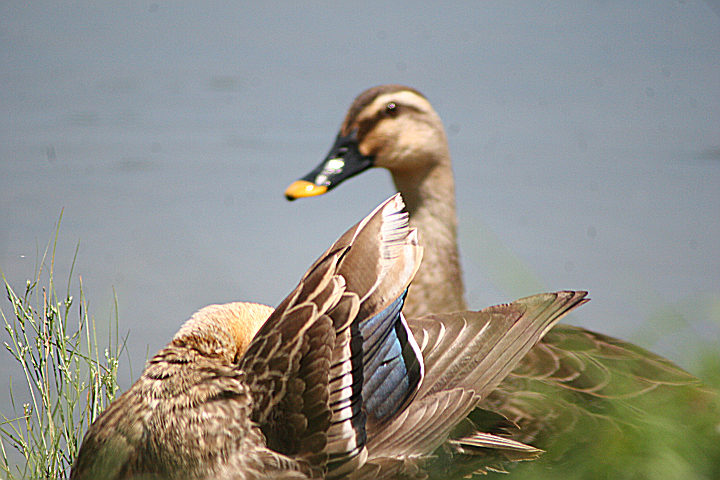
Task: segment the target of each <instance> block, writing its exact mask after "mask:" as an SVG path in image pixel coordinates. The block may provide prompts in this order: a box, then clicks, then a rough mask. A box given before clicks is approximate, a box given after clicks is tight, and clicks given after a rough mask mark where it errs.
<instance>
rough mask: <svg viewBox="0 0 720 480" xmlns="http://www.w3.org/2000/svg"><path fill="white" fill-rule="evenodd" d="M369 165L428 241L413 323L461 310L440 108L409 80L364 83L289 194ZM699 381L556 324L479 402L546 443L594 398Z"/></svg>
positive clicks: (314, 189) (328, 184) (530, 438)
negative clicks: (326, 148) (385, 178)
mask: <svg viewBox="0 0 720 480" xmlns="http://www.w3.org/2000/svg"><path fill="white" fill-rule="evenodd" d="M372 167H381V168H385V169H387V170H389V171H390V173H391V175H392V179H393V181H394V183H395V186H396V188H397V190H398V191H399V192H400V193H401V194H402V196H403V198H404V199H405V202H406V203H407V210H408V212H409V214H410V225H411V227H413V228H416V229H417V230H418V232H419V238H420V241H421V242H422V244H423V245H424V247H425V255H424V257H423V261H422V265H421V266H420V268H419V269H418V272H417V275H416V276H415V279H414V280H413V283H412V286H411V287H410V290H409V293H408V296H407V300H406V302H405V307H404V313H405V314H406V315H407V317H408V319H409V320H408V321H409V323H410V325H411V326H412V325H413V322H414V321H415V320H414V317H417V316H421V315H426V314H428V313H437V312H453V311H458V310H465V309H466V308H467V305H466V302H465V298H464V287H463V281H462V275H461V268H460V262H459V255H458V248H457V218H456V213H455V186H454V179H453V173H452V166H451V159H450V151H449V148H448V143H447V138H446V135H445V130H444V128H443V124H442V121H441V119H440V117H439V115H438V114H437V113H436V112H435V110H434V109H433V107H432V105H431V104H430V102H429V101H428V100H427V99H426V98H425V96H424V95H423V94H421V93H420V92H418V91H417V90H415V89H414V88H411V87H406V86H402V85H381V86H377V87H373V88H370V89H368V90H366V91H364V92H362V93H361V94H360V95H359V96H358V97H357V98H356V99H355V101H354V102H353V103H352V105H351V106H350V109H349V110H348V112H347V114H346V115H345V119H344V120H343V122H342V125H341V127H340V132H339V133H338V135H337V138H336V139H335V143H334V144H333V146H332V148H331V149H330V152H329V153H328V154H327V156H326V158H325V160H324V161H323V162H322V163H321V164H320V165H319V166H318V167H317V168H315V169H314V170H312V171H311V172H310V173H308V174H307V175H305V176H304V177H302V178H301V179H300V180H297V181H295V182H293V183H291V184H290V186H289V187H288V188H287V190H286V191H285V196H286V197H287V198H288V199H289V200H294V199H297V198H302V197H311V196H315V195H322V194H324V193H326V192H328V191H330V190H332V189H333V188H335V187H336V186H338V185H339V184H341V183H342V182H343V181H345V180H347V179H349V178H351V177H353V176H355V175H357V174H359V173H361V172H363V171H365V170H367V169H369V168H372ZM697 385H699V382H698V380H697V379H696V378H695V377H694V376H692V375H690V374H688V373H687V372H685V371H683V370H682V369H680V368H678V367H677V366H675V365H673V364H672V363H671V362H670V361H668V360H666V359H664V358H662V357H659V356H657V355H654V354H652V353H650V352H648V351H646V350H643V349H641V348H638V347H637V346H635V345H632V344H629V343H626V342H623V341H621V340H617V339H614V338H611V337H607V336H604V335H601V334H598V333H594V332H590V331H587V330H584V329H582V328H577V327H572V326H568V325H558V326H556V327H555V328H553V330H552V331H551V332H550V333H549V334H548V335H546V336H545V337H544V339H543V340H542V341H541V342H540V343H538V344H537V345H536V346H535V347H534V348H533V349H532V350H531V351H530V353H529V355H527V356H525V357H524V358H523V360H522V361H521V362H520V364H519V365H518V367H517V368H516V370H515V371H514V372H513V373H512V374H511V375H509V376H508V377H507V378H506V379H505V380H504V381H503V382H502V383H501V384H500V385H499V387H498V389H497V390H496V391H494V392H493V393H492V394H491V395H490V396H489V397H488V398H486V399H485V400H483V402H482V405H483V406H485V407H486V408H491V409H493V410H496V411H499V412H500V413H502V414H503V415H505V416H506V417H507V418H508V419H510V420H512V421H513V422H515V423H516V424H518V425H520V427H522V428H521V429H520V430H518V431H516V432H515V433H514V434H513V438H514V439H515V440H519V441H523V442H535V444H536V445H540V446H542V447H547V443H545V442H543V441H540V440H539V439H538V437H541V436H542V437H544V438H543V439H544V440H545V441H547V440H548V439H549V438H550V437H551V436H552V434H553V433H556V432H557V431H559V430H561V429H564V428H566V424H567V423H572V422H565V421H559V420H558V419H559V418H565V419H567V418H568V416H570V415H576V414H578V412H580V413H581V414H583V415H587V416H592V417H593V418H600V417H607V415H604V414H603V415H598V414H597V412H596V411H591V410H592V409H590V408H587V407H588V406H590V405H594V406H597V405H598V402H604V401H606V400H613V399H622V401H625V400H627V399H630V398H633V397H639V396H642V395H644V394H646V393H648V392H649V391H652V390H655V389H658V388H665V387H676V386H690V387H695V386H697ZM609 408H614V405H612V406H610V407H609ZM596 410H597V409H596ZM624 420H626V419H623V421H624Z"/></svg>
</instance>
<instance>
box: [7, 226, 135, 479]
mask: <svg viewBox="0 0 720 480" xmlns="http://www.w3.org/2000/svg"><path fill="white" fill-rule="evenodd" d="M56 243H57V231H56V235H55V241H53V242H52V244H51V245H48V247H47V248H46V249H45V252H44V253H43V255H42V257H41V261H40V262H39V267H38V269H37V272H36V275H35V278H34V279H33V280H28V281H27V283H26V285H25V287H24V289H23V290H22V291H19V292H18V291H16V290H15V289H13V287H12V286H11V285H9V284H8V282H7V280H6V279H5V277H4V276H3V284H4V287H5V292H6V294H7V299H8V301H9V305H10V307H9V311H6V309H5V308H2V309H0V314H1V315H2V320H3V324H4V329H5V333H6V337H5V339H4V342H3V344H4V347H5V349H4V350H5V351H4V353H3V354H2V356H1V357H0V358H2V361H7V360H8V359H9V358H11V359H12V360H14V361H15V362H16V366H19V370H20V371H21V372H22V377H21V380H20V382H16V383H13V382H12V381H11V382H10V385H9V390H6V388H2V389H1V390H2V391H3V392H4V393H3V395H7V393H5V392H8V393H9V396H10V401H11V405H12V410H13V412H12V414H8V412H1V414H2V417H1V419H0V453H1V455H2V458H1V459H0V460H1V461H0V477H3V478H7V479H8V480H10V479H19V478H32V479H36V478H37V479H40V478H66V477H68V476H69V474H70V466H71V465H72V462H73V460H74V458H75V456H76V455H77V452H78V449H79V448H80V443H81V441H82V437H83V434H84V433H85V430H86V429H87V427H88V426H89V425H90V423H92V421H93V420H94V419H95V418H96V417H97V416H98V415H99V414H100V413H101V412H102V411H103V409H104V408H105V407H107V406H108V405H109V404H110V402H111V401H112V400H113V398H114V397H115V394H116V392H117V389H118V386H117V382H116V377H117V369H118V358H119V356H120V354H121V351H122V343H121V342H120V339H119V337H118V335H117V314H115V318H114V319H113V320H111V322H110V323H111V324H112V325H110V326H111V327H112V326H114V329H113V328H110V329H109V333H108V338H107V341H106V342H102V343H99V342H98V339H97V331H96V328H95V319H94V318H93V317H92V316H91V315H90V314H89V313H88V310H87V301H86V300H85V297H84V294H83V285H82V279H81V278H80V280H79V286H78V287H76V289H75V291H76V292H77V296H73V295H72V293H71V287H72V277H73V273H72V269H73V268H72V267H73V266H74V264H75V259H76V258H77V249H76V251H75V258H73V261H72V265H71V268H70V271H71V273H70V279H69V280H68V283H67V288H66V290H65V291H64V292H60V291H59V290H58V289H57V287H56V286H55V280H54V267H55V245H56ZM51 248H52V250H51ZM50 250H51V251H50ZM3 307H4V305H3ZM115 311H116V312H117V309H116V310H115ZM102 330H106V329H105V328H103V329H102ZM8 356H9V358H8ZM3 401H6V398H4V399H3Z"/></svg>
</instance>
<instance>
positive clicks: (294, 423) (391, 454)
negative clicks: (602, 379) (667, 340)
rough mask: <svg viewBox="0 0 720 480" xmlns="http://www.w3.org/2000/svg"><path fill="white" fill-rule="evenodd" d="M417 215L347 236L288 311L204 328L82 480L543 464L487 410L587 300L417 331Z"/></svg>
mask: <svg viewBox="0 0 720 480" xmlns="http://www.w3.org/2000/svg"><path fill="white" fill-rule="evenodd" d="M403 206H404V205H403V203H402V200H401V199H400V196H399V195H396V196H394V197H392V198H391V199H390V200H388V201H386V202H385V203H383V204H382V205H381V206H379V207H378V208H377V209H376V210H375V211H374V212H373V213H371V214H370V215H369V216H368V217H366V218H365V219H364V220H362V221H361V222H360V223H358V224H357V225H356V226H354V227H353V228H351V229H350V230H348V231H347V232H346V233H345V234H344V235H343V236H342V237H341V238H340V239H339V240H338V241H337V242H335V243H334V244H333V245H332V246H331V247H330V248H329V249H328V250H327V251H326V252H325V253H324V254H323V255H322V256H321V257H320V258H319V259H318V260H317V261H316V262H315V264H313V266H311V267H310V269H309V270H308V272H307V273H306V274H305V275H304V277H303V278H302V280H301V281H300V283H299V284H298V286H297V287H296V288H295V290H294V291H293V292H292V293H291V294H290V295H289V296H288V297H287V298H286V299H285V300H283V302H281V303H280V305H278V307H277V308H276V309H275V310H273V309H271V308H270V307H266V306H263V305H257V304H247V303H232V304H227V305H212V306H209V307H205V308H203V309H201V310H200V311H198V312H197V313H196V314H194V315H193V316H192V317H191V318H190V319H189V320H188V321H187V322H186V323H185V324H184V325H183V326H182V327H181V329H180V330H179V331H178V333H177V334H176V335H175V337H174V338H173V340H172V341H171V342H170V344H169V345H168V346H167V347H165V348H164V349H162V350H161V351H160V352H158V353H157V354H156V355H155V356H154V357H153V358H152V359H151V360H150V361H149V363H148V365H147V367H146V369H145V371H144V372H143V374H142V376H141V377H140V379H139V380H138V381H137V382H136V383H135V384H134V385H133V386H132V387H131V388H130V389H129V390H128V391H127V392H125V393H124V394H123V395H121V396H120V397H119V398H118V399H117V400H116V401H114V402H113V403H112V404H111V405H110V407H109V408H108V409H107V410H106V411H105V412H103V414H102V415H101V416H100V417H99V418H98V419H97V420H96V421H95V422H94V423H93V424H92V425H91V427H90V429H89V430H88V432H87V434H86V436H85V439H84V441H83V444H82V447H81V449H80V452H79V455H78V458H77V459H76V461H75V464H74V466H73V470H72V473H71V479H74V480H80V479H131V478H132V479H140V478H142V479H146V478H152V479H211V478H213V479H215V478H219V479H237V480H245V479H256V478H284V479H305V478H351V479H360V478H373V479H375V480H377V479H383V478H388V479H389V478H410V477H417V478H423V477H427V476H429V477H431V478H443V477H444V476H446V475H447V474H449V473H472V472H476V471H478V472H480V471H483V470H484V469H485V468H487V467H497V466H500V465H502V464H503V463H505V462H508V461H517V460H527V459H532V458H535V457H536V456H537V455H538V454H539V453H540V451H539V450H537V449H535V448H533V447H531V446H529V445H525V444H522V443H520V442H517V441H514V440H511V439H509V438H507V437H506V436H504V433H505V432H506V430H507V429H509V428H512V425H511V424H510V423H509V422H507V420H505V419H504V418H503V417H501V416H500V415H497V414H495V413H492V412H488V411H484V410H482V409H480V408H478V404H479V403H480V402H481V401H482V399H483V398H484V397H485V396H486V395H487V394H488V393H489V392H490V391H492V390H493V389H494V388H495V387H496V386H497V384H498V382H500V381H501V380H502V378H503V377H504V376H505V375H507V373H508V372H510V370H512V369H513V368H514V367H515V366H516V364H517V363H518V361H519V360H520V358H522V357H523V356H524V355H525V354H526V353H527V351H528V350H529V349H530V348H531V346H532V345H533V344H534V343H536V342H537V341H538V340H539V339H540V338H541V337H542V336H543V335H544V334H545V333H546V332H547V331H548V329H550V328H551V327H552V325H554V324H555V322H556V321H557V320H558V319H559V318H560V317H561V316H563V315H564V314H565V313H567V312H568V311H569V310H571V309H573V308H575V307H577V306H579V305H581V304H583V303H584V302H585V301H587V300H586V299H585V292H558V293H554V294H543V295H537V296H534V297H529V298H526V299H521V300H518V301H516V302H514V303H512V304H509V305H502V306H498V307H491V308H489V309H486V310H483V311H480V312H457V313H454V314H446V315H435V316H431V317H427V318H425V319H422V320H418V321H416V322H415V324H414V325H413V327H412V331H411V330H410V328H409V327H408V325H407V324H406V323H405V320H404V317H403V316H402V315H401V314H400V309H401V307H402V303H403V300H404V298H405V294H406V291H407V288H408V285H409V284H410V282H411V281H412V279H413V277H414V275H415V273H416V271H417V268H418V266H419V264H420V260H421V257H422V248H421V247H420V246H419V245H418V241H417V235H416V233H415V231H414V230H412V229H410V228H409V227H408V215H407V213H406V212H404V211H403ZM416 337H417V339H418V340H419V342H420V343H419V344H418V343H417V342H416V341H415V338H416Z"/></svg>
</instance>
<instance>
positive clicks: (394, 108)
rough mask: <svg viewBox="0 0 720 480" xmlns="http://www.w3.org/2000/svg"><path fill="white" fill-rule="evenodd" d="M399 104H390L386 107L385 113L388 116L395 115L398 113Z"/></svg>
mask: <svg viewBox="0 0 720 480" xmlns="http://www.w3.org/2000/svg"><path fill="white" fill-rule="evenodd" d="M397 110H398V108H397V104H396V103H395V102H390V103H388V104H387V105H385V113H386V114H388V115H395V114H396V113H397Z"/></svg>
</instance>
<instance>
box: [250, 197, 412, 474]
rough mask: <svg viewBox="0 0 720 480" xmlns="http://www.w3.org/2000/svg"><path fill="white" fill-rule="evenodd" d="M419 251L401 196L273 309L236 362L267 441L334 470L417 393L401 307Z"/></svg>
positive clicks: (316, 467) (344, 467) (348, 462)
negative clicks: (372, 428)
mask: <svg viewBox="0 0 720 480" xmlns="http://www.w3.org/2000/svg"><path fill="white" fill-rule="evenodd" d="M421 257H422V249H421V248H420V247H419V246H418V245H417V236H416V234H415V232H414V230H411V229H409V228H408V221H407V213H406V212H404V205H403V203H402V200H401V198H400V196H399V195H396V196H394V197H391V198H390V199H389V200H387V201H386V202H384V203H383V204H381V205H380V206H379V207H378V208H377V209H375V211H373V212H372V213H371V214H370V215H369V216H368V217H366V218H365V219H363V220H362V221H361V222H359V223H358V224H357V225H355V226H354V227H352V228H351V229H349V230H348V231H347V232H346V233H345V234H344V235H342V236H341V237H340V239H339V240H338V241H337V242H335V244H333V245H332V246H331V247H330V248H329V249H328V250H327V251H326V252H325V253H324V254H323V255H322V256H321V257H320V258H319V259H318V260H317V261H316V262H315V264H313V266H312V267H311V268H310V269H309V270H308V272H307V273H306V274H305V276H304V277H303V278H302V280H301V281H300V283H299V284H298V286H297V287H296V288H295V290H294V291H293V292H292V293H291V294H290V295H289V296H288V297H287V298H286V299H285V300H283V302H282V303H281V304H280V305H279V306H278V307H277V308H276V309H275V311H274V312H273V314H272V315H271V316H270V317H269V318H268V320H267V321H266V322H265V324H264V325H263V326H262V327H261V328H260V330H259V331H258V333H257V334H256V335H255V337H254V339H253V340H252V342H251V343H250V345H249V347H248V350H247V352H246V353H245V354H244V356H243V358H242V360H241V363H240V368H241V370H242V371H244V372H245V375H246V383H247V384H248V385H249V387H250V391H251V392H252V396H253V412H252V419H253V421H254V422H256V423H257V424H258V425H259V426H260V428H261V429H262V431H263V433H264V434H265V436H266V439H267V444H268V446H269V447H270V448H272V449H273V450H275V451H278V452H280V453H283V454H285V455H288V456H290V457H293V458H299V459H302V460H304V461H305V462H307V463H308V465H309V466H310V468H311V469H312V470H313V471H314V472H315V473H316V474H321V475H322V474H326V475H328V476H330V477H332V476H340V475H343V474H345V473H346V472H349V471H351V470H353V469H355V468H357V467H358V466H359V465H361V464H362V463H364V461H365V459H366V457H367V448H366V441H367V427H368V426H370V425H379V424H382V423H383V422H386V421H387V419H388V418H390V417H391V416H392V415H394V414H395V413H396V412H397V411H398V410H400V409H402V408H403V407H404V406H405V405H406V404H407V403H408V402H409V400H410V399H411V398H412V397H413V396H414V395H415V393H416V392H417V389H418V386H419V384H420V382H421V380H422V372H423V367H422V358H421V356H420V351H419V348H418V346H417V344H416V343H415V341H414V339H413V337H412V334H411V333H410V330H409V327H408V326H407V323H406V322H405V320H404V318H403V316H402V315H401V313H400V311H401V308H402V304H403V302H404V298H405V295H406V292H407V288H408V285H409V284H410V281H411V280H412V278H413V276H414V274H415V272H416V271H417V268H418V266H419V263H420V260H421Z"/></svg>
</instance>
